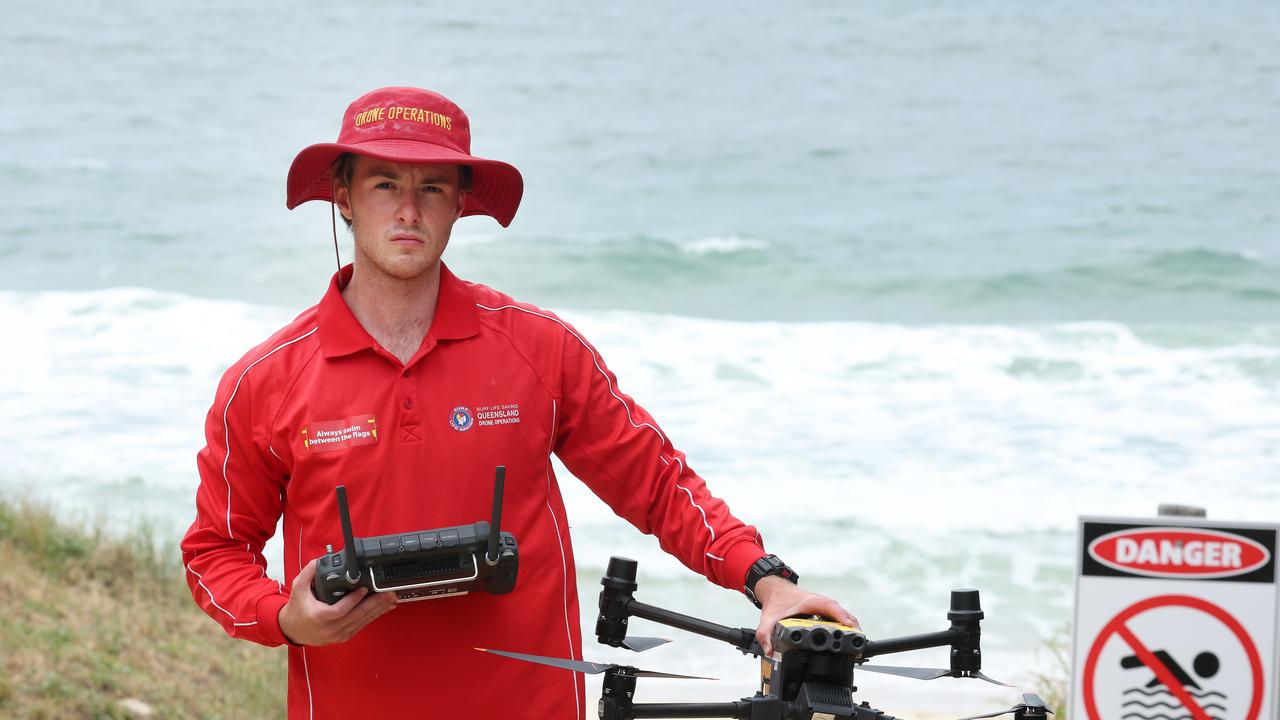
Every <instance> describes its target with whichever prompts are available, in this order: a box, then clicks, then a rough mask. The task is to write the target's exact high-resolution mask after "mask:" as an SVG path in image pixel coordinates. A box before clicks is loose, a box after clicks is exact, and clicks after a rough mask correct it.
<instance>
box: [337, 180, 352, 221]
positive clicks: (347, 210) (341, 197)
mask: <svg viewBox="0 0 1280 720" xmlns="http://www.w3.org/2000/svg"><path fill="white" fill-rule="evenodd" d="M333 204H334V205H337V206H338V211H339V212H341V213H342V217H344V218H346V219H348V220H350V219H351V218H352V215H351V190H350V188H348V187H347V186H346V185H343V184H342V183H340V182H337V181H334V183H333Z"/></svg>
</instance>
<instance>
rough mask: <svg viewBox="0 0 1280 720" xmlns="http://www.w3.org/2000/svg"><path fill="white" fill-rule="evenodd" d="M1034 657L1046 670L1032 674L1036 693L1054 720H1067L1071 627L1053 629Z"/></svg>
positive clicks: (1063, 626)
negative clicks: (1036, 656) (1038, 657)
mask: <svg viewBox="0 0 1280 720" xmlns="http://www.w3.org/2000/svg"><path fill="white" fill-rule="evenodd" d="M1037 654H1038V655H1040V656H1041V658H1042V659H1043V662H1044V663H1045V667H1044V669H1043V670H1040V671H1037V672H1034V673H1032V677H1033V678H1034V679H1035V685H1034V687H1035V688H1036V692H1037V693H1038V694H1039V695H1040V699H1041V700H1044V701H1045V704H1046V705H1048V706H1049V709H1050V710H1052V711H1053V716H1054V717H1055V718H1057V720H1066V717H1067V702H1068V701H1069V700H1070V698H1071V695H1070V694H1069V693H1070V686H1069V682H1068V681H1069V678H1070V677H1071V625H1070V624H1069V623H1064V624H1062V625H1060V626H1058V627H1057V628H1055V629H1054V631H1053V635H1051V636H1050V637H1049V639H1047V640H1045V641H1044V644H1043V645H1041V647H1040V652H1039V653H1037Z"/></svg>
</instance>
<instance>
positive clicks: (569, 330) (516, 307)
mask: <svg viewBox="0 0 1280 720" xmlns="http://www.w3.org/2000/svg"><path fill="white" fill-rule="evenodd" d="M476 307H478V308H481V309H482V310H489V311H491V312H496V311H498V310H519V311H520V312H522V313H527V314H529V315H534V316H536V317H540V318H543V319H545V320H550V321H552V322H554V323H557V324H559V325H560V327H562V328H564V329H565V332H567V333H569V334H570V335H572V336H573V337H574V339H576V340H577V341H578V342H580V343H582V347H584V348H586V349H587V352H589V353H591V362H592V364H594V365H595V366H596V370H598V371H599V372H600V374H601V375H602V376H604V381H605V383H606V384H607V385H608V386H609V394H610V395H612V396H614V397H615V398H617V400H618V402H619V403H622V409H623V410H626V411H627V422H630V423H631V426H632V427H634V428H636V429H637V430H638V429H640V428H642V427H647V428H649V429H650V430H652V431H654V432H655V433H657V435H658V438H659V439H660V440H661V441H662V444H663V445H666V444H667V438H666V436H665V435H663V434H662V431H661V430H659V429H658V428H657V427H655V426H654V425H652V424H650V423H637V422H636V421H635V419H634V418H632V417H631V408H630V407H628V406H627V403H626V401H624V400H623V399H622V396H621V395H619V394H618V393H617V392H615V391H614V389H613V381H612V380H610V379H609V373H607V372H605V371H604V368H603V367H601V366H600V357H599V356H598V355H597V354H596V351H595V349H594V348H592V347H591V345H590V344H588V343H587V341H586V340H583V339H582V336H581V335H579V334H578V333H577V332H575V331H574V329H573V328H571V327H569V326H568V325H566V324H565V323H564V322H563V321H562V320H560V319H559V318H556V317H554V316H551V315H545V314H543V313H539V312H534V311H532V310H528V309H525V308H522V307H520V306H519V305H502V306H500V307H489V306H488V305H481V304H480V303H476ZM672 457H673V458H675V461H676V462H677V463H680V472H681V474H683V473H684V463H682V462H680V458H678V457H675V456H674V455H673V456H672ZM658 459H659V460H661V461H662V462H664V463H666V464H667V465H668V466H670V465H671V463H670V462H669V461H668V460H667V459H666V458H664V457H662V453H661V452H659V453H658ZM676 487H678V488H680V489H681V490H684V492H685V494H686V495H688V496H689V504H690V505H692V506H693V507H694V508H695V509H697V511H698V512H699V513H700V514H701V515H702V524H703V526H704V527H706V528H707V532H708V533H710V534H711V542H715V541H716V531H715V530H713V529H712V528H711V525H710V523H708V522H707V513H706V511H705V510H703V509H702V506H701V505H699V504H698V503H697V502H695V501H694V499H693V493H692V492H689V488H687V487H685V486H683V485H681V484H680V482H679V481H676ZM574 677H577V675H576V674H575V675H574Z"/></svg>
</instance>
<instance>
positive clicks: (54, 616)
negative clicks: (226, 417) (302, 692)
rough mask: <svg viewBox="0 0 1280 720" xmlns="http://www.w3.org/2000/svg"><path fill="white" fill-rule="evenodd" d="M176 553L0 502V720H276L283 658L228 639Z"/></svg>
mask: <svg viewBox="0 0 1280 720" xmlns="http://www.w3.org/2000/svg"><path fill="white" fill-rule="evenodd" d="M182 574H183V573H182V566H181V564H180V563H179V561H178V553H177V549H176V548H172V547H169V548H163V547H160V546H159V545H158V544H157V542H156V540H155V533H154V532H152V531H150V530H149V529H148V528H146V527H140V528H138V529H137V530H135V531H134V532H133V533H131V534H130V535H129V536H127V537H112V536H110V535H108V534H107V533H105V532H104V531H103V530H102V529H101V527H100V526H99V527H97V528H95V529H92V530H88V531H86V530H82V529H79V528H76V527H73V526H71V525H68V524H65V523H60V522H58V521H57V520H56V519H55V518H54V517H53V515H52V513H51V512H50V511H49V510H48V509H47V508H45V507H42V506H40V505H37V504H35V503H31V502H27V501H19V502H14V501H9V500H5V499H2V498H0V717H5V718H34V719H43V718H49V719H50V720H52V719H53V718H58V719H59V720H61V719H62V718H95V719H97V718H111V719H115V718H119V719H121V720H124V719H126V718H141V717H146V718H208V719H210V720H213V719H215V718H255V719H256V718H276V717H283V716H284V710H285V697H284V696H285V662H286V661H285V652H284V650H283V649H282V648H265V647H262V646H259V645H255V644H253V643H249V642H245V641H243V640H232V639H231V638H229V637H227V636H226V635H225V634H224V633H223V632H222V629H221V628H220V627H218V626H217V624H216V623H214V621H213V620H212V619H210V618H209V617H208V616H206V615H205V614H204V613H203V612H201V611H200V609H199V608H197V607H196V605H195V603H194V602H193V601H192V599H191V594H190V592H189V591H188V589H187V585H186V582H185V581H184V580H183V577H182Z"/></svg>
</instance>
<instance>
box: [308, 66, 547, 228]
mask: <svg viewBox="0 0 1280 720" xmlns="http://www.w3.org/2000/svg"><path fill="white" fill-rule="evenodd" d="M342 153H356V154H358V155H368V156H369V157H375V158H378V159H380V160H387V161H390V162H405V163H457V164H458V165H469V166H471V177H472V188H471V191H470V192H469V193H467V199H466V205H464V206H463V208H462V214H463V215H489V216H490V217H492V218H494V219H495V220H497V221H498V222H499V223H501V224H502V226H503V227H506V226H508V225H510V224H511V219H512V218H513V217H515V214H516V208H518V207H519V206H520V196H521V195H522V194H523V193H524V180H523V179H522V178H521V177H520V171H519V170H516V169H515V168H514V167H512V166H511V165H508V164H507V163H504V162H499V161H497V160H486V159H485V158H479V157H475V156H473V155H472V154H471V123H470V122H469V121H468V120H467V115H466V113H464V112H462V108H459V107H458V106H457V105H455V104H454V103H453V101H451V100H449V98H446V97H445V96H443V95H440V94H438V93H433V92H431V91H430V90H422V89H420V88H409V87H389V88H380V89H378V90H374V91H373V92H371V93H368V94H366V95H364V96H362V97H360V98H359V99H357V100H356V101H355V102H353V103H351V104H350V105H349V106H347V112H346V114H345V115H343V116H342V130H341V131H340V132H339V133H338V142H336V143H320V144H318V145H312V146H310V147H307V148H305V149H304V150H303V151H302V152H300V153H298V156H297V157H295V158H294V159H293V165H292V166H290V167H289V184H288V191H287V197H286V198H285V205H286V206H287V207H288V208H289V209H290V210H292V209H294V208H295V207H297V206H299V205H301V204H302V203H304V202H306V201H308V200H328V201H330V202H332V201H333V176H332V174H330V172H329V169H330V167H331V166H332V165H333V161H334V160H336V159H337V158H338V156H339V155H341V154H342Z"/></svg>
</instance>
